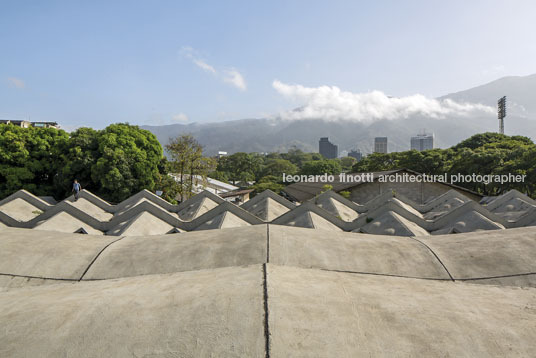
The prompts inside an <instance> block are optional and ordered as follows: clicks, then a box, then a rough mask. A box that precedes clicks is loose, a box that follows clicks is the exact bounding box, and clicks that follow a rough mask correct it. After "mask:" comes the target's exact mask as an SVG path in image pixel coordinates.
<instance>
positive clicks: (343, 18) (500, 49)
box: [0, 0, 536, 130]
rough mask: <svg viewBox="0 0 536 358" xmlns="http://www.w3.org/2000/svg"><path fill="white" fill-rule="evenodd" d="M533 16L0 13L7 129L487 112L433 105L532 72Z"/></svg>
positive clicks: (407, 9) (305, 5)
mask: <svg viewBox="0 0 536 358" xmlns="http://www.w3.org/2000/svg"><path fill="white" fill-rule="evenodd" d="M534 14H536V2H535V1H531V0H529V1H518V0H512V1H494V0H487V1H476V0H471V1H468V0H465V1H456V0H454V1H444V0H442V1H436V0H426V1H425V0H422V1H411V0H407V1H382V0H379V1H335V0H332V1H297V0H288V1H263V2H261V1H161V0H155V1H97V0H93V1H52V0H51V1H30V0H28V1H16V0H12V1H8V0H0V54H1V55H0V118H2V119H30V120H32V121H56V122H58V123H59V124H60V125H61V126H62V127H63V128H65V129H68V130H69V129H73V128H76V127H80V126H91V127H94V128H103V127H105V126H107V125H108V124H110V123H116V122H129V123H131V124H139V125H163V124H172V123H184V124H186V123H193V122H218V121H224V120H233V119H242V118H261V117H272V116H283V117H285V116H287V117H292V116H296V112H295V111H294V112H293V111H291V110H292V109H295V108H297V107H300V106H304V108H306V109H307V110H310V111H311V112H312V114H313V115H325V116H327V117H330V116H331V117H337V116H349V117H352V116H354V117H355V116H357V117H356V118H362V119H363V120H364V119H365V118H374V116H375V115H378V116H382V115H390V116H398V115H403V114H404V113H407V112H408V111H411V110H417V111H424V112H425V113H428V112H429V111H432V112H433V113H439V114H440V113H444V112H445V111H462V112H463V111H465V112H467V111H468V112H471V111H473V110H483V111H489V108H488V109H486V108H478V107H475V108H472V107H471V108H462V107H463V106H462V107H460V106H461V105H460V104H456V103H450V104H449V103H447V104H444V103H440V104H438V103H437V102H434V101H435V100H434V99H433V98H435V97H438V96H441V95H445V94H447V93H451V92H456V91H460V90H464V89H468V88H471V87H474V86H477V85H481V84H484V83H487V82H490V81H493V80H495V79H497V78H500V77H503V76H507V75H529V74H533V73H536V45H535V40H534V36H535V35H536V21H534ZM391 99H393V100H391ZM395 100H396V102H394V101H395ZM334 103H339V105H335V104H334ZM337 106H339V107H337ZM340 106H345V107H344V108H343V109H342V110H341V108H340ZM355 106H361V107H360V108H365V109H367V110H362V109H356V108H355ZM386 106H387V107H386ZM335 107H336V108H335ZM385 108H387V109H388V110H387V111H386V110H385ZM378 111H380V114H378ZM393 111H394V112H393ZM434 111H435V112H434ZM384 112H386V113H387V114H385V113H384ZM298 117H299V116H298ZM352 118H353V117H352ZM362 119H358V120H362Z"/></svg>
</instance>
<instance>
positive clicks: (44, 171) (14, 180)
mask: <svg viewBox="0 0 536 358" xmlns="http://www.w3.org/2000/svg"><path fill="white" fill-rule="evenodd" d="M68 140H69V135H68V134H67V133H66V132H65V131H63V130H57V129H54V128H36V127H30V128H21V127H17V126H14V125H11V124H9V125H5V124H3V125H0V196H1V197H2V198H3V197H5V196H8V195H10V194H12V193H14V192H15V191H17V190H20V189H26V190H28V191H30V192H32V193H34V194H36V195H54V194H57V192H58V190H57V187H56V186H55V180H57V179H56V177H57V174H58V172H59V170H60V169H61V168H62V166H63V163H62V161H61V153H62V152H63V150H64V148H65V146H66V144H67V142H68Z"/></svg>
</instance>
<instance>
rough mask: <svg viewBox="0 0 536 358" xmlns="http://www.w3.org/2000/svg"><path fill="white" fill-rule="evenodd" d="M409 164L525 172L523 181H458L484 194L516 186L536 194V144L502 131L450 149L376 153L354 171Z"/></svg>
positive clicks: (440, 169) (435, 169)
mask: <svg viewBox="0 0 536 358" xmlns="http://www.w3.org/2000/svg"><path fill="white" fill-rule="evenodd" d="M398 168H408V169H411V170H415V171H418V172H421V173H426V174H431V175H433V174H443V173H447V175H448V176H451V175H456V174H458V173H460V174H462V175H472V174H473V173H475V174H477V175H488V174H491V175H501V174H509V173H511V174H514V175H517V174H520V175H526V176H527V177H526V178H525V182H524V183H505V184H498V183H490V184H488V185H485V184H483V183H475V182H472V183H459V184H458V185H460V186H463V187H466V188H468V189H471V190H474V191H477V192H479V193H481V194H484V195H498V194H501V193H503V192H506V191H508V190H510V189H517V190H519V191H521V192H525V193H527V194H529V195H531V196H534V195H535V194H536V146H535V145H534V143H533V142H532V141H531V140H530V139H529V138H526V137H522V136H511V137H510V136H506V135H504V134H499V133H482V134H476V135H474V136H472V137H470V138H468V139H466V140H464V141H462V142H460V143H459V144H457V145H456V146H454V147H452V148H448V149H432V150H427V151H423V152H418V151H415V150H412V151H406V152H394V153H388V154H379V153H374V154H371V155H369V156H367V157H365V158H364V159H363V160H361V161H360V162H358V163H356V164H355V165H354V166H353V167H352V170H353V171H354V172H369V171H381V170H391V169H398Z"/></svg>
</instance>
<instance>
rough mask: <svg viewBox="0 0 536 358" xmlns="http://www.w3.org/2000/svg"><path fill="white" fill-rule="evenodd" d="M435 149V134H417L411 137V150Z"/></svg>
mask: <svg viewBox="0 0 536 358" xmlns="http://www.w3.org/2000/svg"><path fill="white" fill-rule="evenodd" d="M429 149H434V134H433V133H432V134H425V133H423V134H417V135H416V136H415V137H411V150H418V151H423V150H429Z"/></svg>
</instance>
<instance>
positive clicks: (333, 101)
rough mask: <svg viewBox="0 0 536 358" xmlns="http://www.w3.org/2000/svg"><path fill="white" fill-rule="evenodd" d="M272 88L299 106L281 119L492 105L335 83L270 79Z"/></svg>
mask: <svg viewBox="0 0 536 358" xmlns="http://www.w3.org/2000/svg"><path fill="white" fill-rule="evenodd" d="M272 86H273V88H274V89H275V90H276V91H277V92H279V94H281V95H282V96H284V97H286V98H288V99H291V100H294V101H297V102H299V103H300V105H302V106H301V107H300V108H299V109H297V110H293V111H285V112H282V113H280V117H281V118H283V119H311V118H318V119H326V120H339V119H342V120H352V121H359V122H371V121H374V120H378V119H389V120H393V119H403V118H408V117H410V116H412V115H423V116H426V117H430V118H444V117H446V116H450V115H455V116H462V117H465V116H470V115H475V114H480V115H482V114H491V113H494V111H495V110H494V109H493V108H491V107H488V106H485V105H482V104H473V103H457V102H454V101H452V100H450V99H446V100H437V99H432V98H427V97H425V96H423V95H420V94H416V95H412V96H407V97H401V98H395V97H389V96H387V95H386V94H385V93H383V92H381V91H372V92H367V93H353V92H347V91H342V90H341V89H340V88H338V87H335V86H331V87H330V86H320V87H305V86H302V85H289V84H285V83H283V82H281V81H278V80H274V81H273V83H272Z"/></svg>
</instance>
